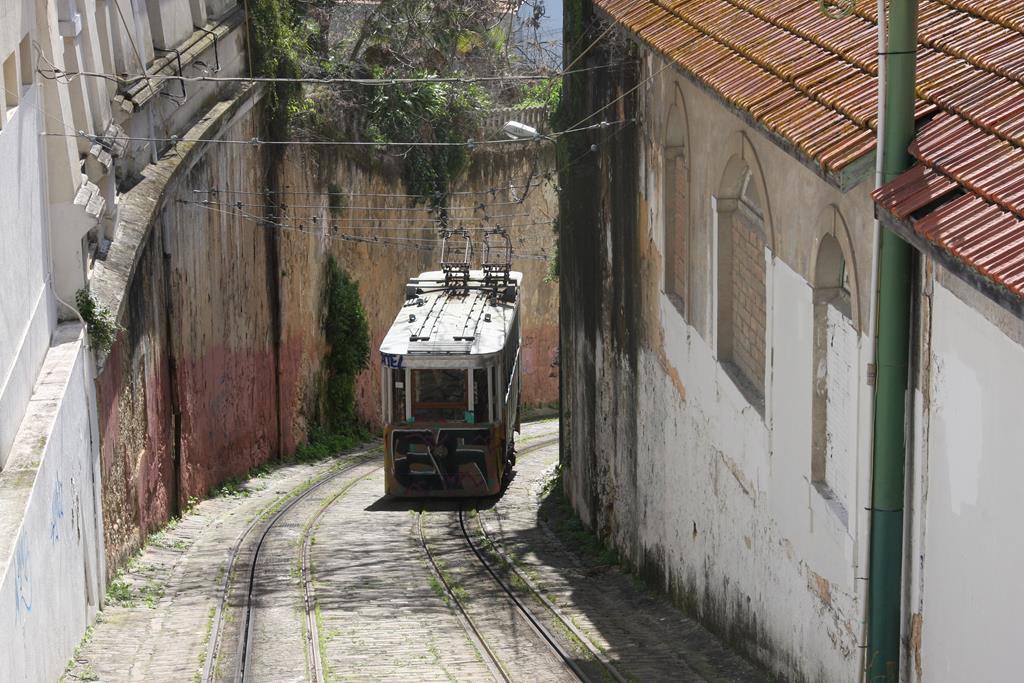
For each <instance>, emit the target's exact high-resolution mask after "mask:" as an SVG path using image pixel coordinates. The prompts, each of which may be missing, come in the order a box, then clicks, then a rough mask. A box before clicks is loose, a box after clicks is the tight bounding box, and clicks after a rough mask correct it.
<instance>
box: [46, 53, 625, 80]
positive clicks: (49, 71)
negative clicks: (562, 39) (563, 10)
mask: <svg viewBox="0 0 1024 683" xmlns="http://www.w3.org/2000/svg"><path fill="white" fill-rule="evenodd" d="M43 61H45V62H46V63H47V64H48V65H49V68H46V69H44V68H42V67H39V68H37V69H36V72H37V73H38V74H39V75H40V76H42V77H43V78H45V79H47V80H60V79H72V78H78V77H82V76H84V77H88V78H102V79H105V80H108V81H111V82H114V83H117V84H119V85H122V86H124V85H128V86H130V85H133V84H135V83H138V82H140V81H144V80H152V81H178V82H185V83H307V84H311V85H340V84H349V85H365V86H382V85H405V84H411V83H455V84H460V85H471V84H474V83H491V82H500V81H546V80H550V79H554V78H561V77H562V76H567V75H571V74H575V73H583V72H587V71H598V70H601V69H611V68H614V67H617V66H620V65H621V64H619V63H612V64H599V65H595V66H589V67H585V68H582V69H573V70H569V69H562V70H552V71H551V72H550V73H533V74H508V75H504V76H433V77H432V76H419V77H394V78H354V77H348V76H331V77H319V78H318V77H313V76H309V77H301V76H300V77H291V78H288V77H279V76H184V75H179V74H113V73H107V72H103V71H65V70H64V69H61V68H58V67H57V66H56V65H55V64H53V63H52V62H50V61H49V60H47V59H43Z"/></svg>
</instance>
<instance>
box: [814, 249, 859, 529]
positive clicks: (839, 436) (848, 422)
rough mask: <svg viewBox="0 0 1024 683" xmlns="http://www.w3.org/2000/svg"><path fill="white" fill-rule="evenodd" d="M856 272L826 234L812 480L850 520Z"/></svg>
mask: <svg viewBox="0 0 1024 683" xmlns="http://www.w3.org/2000/svg"><path fill="white" fill-rule="evenodd" d="M850 276H851V273H850V271H849V270H848V269H847V260H846V257H845V256H844V254H843V249H842V247H841V245H840V244H839V241H838V240H837V239H836V238H835V237H834V236H832V235H831V234H826V235H825V236H824V237H822V239H821V243H820V245H819V246H818V256H817V259H816V260H815V265H814V352H813V363H814V366H813V369H814V375H813V377H814V401H813V404H812V405H813V408H812V411H813V412H812V415H811V480H812V481H813V482H814V485H815V487H816V488H817V489H818V491H819V492H820V493H821V494H822V495H823V496H824V497H825V498H826V499H827V500H829V501H830V502H832V503H833V508H834V509H835V510H836V511H837V513H838V515H839V516H840V518H841V519H842V520H843V521H844V522H845V521H846V518H847V512H846V511H847V501H848V491H849V489H850V484H851V481H852V479H853V477H854V472H853V466H854V430H855V429H856V387H857V331H856V327H855V325H854V323H853V318H852V311H851V291H852V287H851V285H850V279H851V278H850Z"/></svg>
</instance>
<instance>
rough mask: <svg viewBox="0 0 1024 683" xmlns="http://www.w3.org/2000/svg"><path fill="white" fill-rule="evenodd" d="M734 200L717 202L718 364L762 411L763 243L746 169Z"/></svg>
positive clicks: (762, 226) (758, 200) (757, 206)
mask: <svg viewBox="0 0 1024 683" xmlns="http://www.w3.org/2000/svg"><path fill="white" fill-rule="evenodd" d="M738 178H739V183H738V184H735V190H734V192H735V196H733V197H729V196H724V197H718V198H717V205H718V359H719V362H721V363H722V365H723V367H725V369H726V371H727V372H728V373H729V375H730V376H731V377H732V378H733V380H734V381H735V382H736V385H737V386H738V387H739V389H740V391H741V392H742V393H743V394H744V395H745V396H746V397H747V400H749V401H750V403H751V404H752V405H753V406H754V407H755V408H757V410H758V411H759V412H763V410H764V378H765V345H766V343H765V336H766V328H767V325H766V319H767V292H766V266H765V248H766V246H767V239H766V233H765V219H764V213H763V209H762V202H761V197H760V195H759V193H758V190H757V187H756V183H755V180H754V177H753V175H752V174H751V172H750V169H749V168H743V169H742V171H741V174H740V175H738Z"/></svg>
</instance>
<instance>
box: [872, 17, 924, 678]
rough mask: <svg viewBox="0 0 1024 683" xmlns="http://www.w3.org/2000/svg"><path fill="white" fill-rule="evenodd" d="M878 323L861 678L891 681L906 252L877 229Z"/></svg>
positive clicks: (891, 78) (887, 165)
mask: <svg viewBox="0 0 1024 683" xmlns="http://www.w3.org/2000/svg"><path fill="white" fill-rule="evenodd" d="M916 49H917V0H891V1H890V3H889V45H888V53H889V54H888V59H887V61H888V69H887V72H888V73H887V79H888V82H887V84H886V98H887V102H886V110H885V112H884V116H885V131H884V134H883V136H884V138H883V145H882V167H883V172H884V181H885V182H889V181H890V180H892V179H893V178H895V177H896V176H898V175H899V174H900V173H902V172H903V171H905V170H906V169H907V168H908V167H909V166H910V164H911V158H910V155H909V153H908V152H907V147H908V146H909V145H910V143H911V141H912V140H913V137H914V85H915V71H916V62H917V60H916ZM878 267H879V271H878V328H877V330H876V333H877V335H878V336H877V345H876V350H875V369H876V374H875V414H874V449H873V450H874V456H873V457H874V460H873V467H872V482H871V549H870V552H871V558H870V573H869V575H868V643H867V648H868V650H867V659H866V667H867V672H866V673H867V680H868V681H871V682H872V683H874V682H876V681H898V680H899V674H900V602H901V597H902V576H903V490H904V488H903V487H904V467H905V460H906V446H907V444H906V439H905V434H906V391H907V376H908V371H909V368H908V365H909V355H910V351H909V350H910V315H911V286H910V282H911V273H912V269H913V252H912V250H911V247H910V245H909V244H907V243H906V242H904V241H903V240H902V239H900V237H899V236H897V235H896V234H895V233H894V232H892V231H891V230H888V229H883V230H882V233H881V237H880V241H879V253H878Z"/></svg>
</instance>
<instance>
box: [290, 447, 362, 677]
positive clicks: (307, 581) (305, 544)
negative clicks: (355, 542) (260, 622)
mask: <svg viewBox="0 0 1024 683" xmlns="http://www.w3.org/2000/svg"><path fill="white" fill-rule="evenodd" d="M360 464H362V463H360ZM380 467H382V466H381V465H378V466H377V467H374V468H373V469H372V470H370V471H369V472H367V473H366V474H364V475H363V476H361V477H356V478H355V479H352V480H351V481H349V482H348V483H346V484H345V485H344V486H343V487H341V489H340V490H339V491H338V492H337V493H335V494H334V495H333V496H331V497H330V498H328V499H327V500H325V501H324V502H323V503H322V504H321V505H320V508H319V509H318V510H317V511H316V513H314V514H313V516H312V517H310V518H309V521H307V522H306V526H305V527H303V529H302V600H303V604H304V607H305V610H306V639H307V644H308V646H309V676H310V680H311V681H312V683H326V681H327V672H326V671H325V670H324V665H323V660H322V659H321V657H320V631H319V626H318V625H317V623H316V587H315V586H314V584H313V563H312V562H311V561H310V554H311V552H312V546H313V534H312V533H311V532H312V531H313V529H314V527H316V525H317V524H318V522H319V521H320V518H321V517H323V515H324V513H325V512H327V509H328V508H330V507H331V506H332V505H334V504H335V503H336V502H338V500H339V499H340V498H341V497H342V496H344V495H345V494H346V493H348V492H349V491H350V490H351V489H352V487H353V486H355V485H356V484H358V483H359V482H361V481H363V480H365V479H366V478H367V477H369V476H370V475H372V474H375V473H376V472H377V470H378V469H380Z"/></svg>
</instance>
